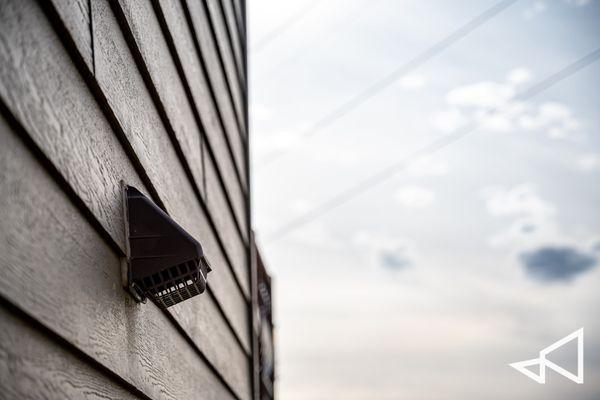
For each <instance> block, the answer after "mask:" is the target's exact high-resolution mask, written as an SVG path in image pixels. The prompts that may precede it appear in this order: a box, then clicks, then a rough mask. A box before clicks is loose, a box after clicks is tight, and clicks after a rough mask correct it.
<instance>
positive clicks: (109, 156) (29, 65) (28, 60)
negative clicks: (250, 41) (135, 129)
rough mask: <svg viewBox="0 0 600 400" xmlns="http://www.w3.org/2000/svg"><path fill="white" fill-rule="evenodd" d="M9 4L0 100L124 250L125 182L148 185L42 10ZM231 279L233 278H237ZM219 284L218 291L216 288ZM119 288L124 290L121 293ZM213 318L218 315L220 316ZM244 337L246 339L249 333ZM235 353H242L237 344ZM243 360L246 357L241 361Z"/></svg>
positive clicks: (209, 242) (213, 246) (217, 275)
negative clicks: (0, 99)
mask: <svg viewBox="0 0 600 400" xmlns="http://www.w3.org/2000/svg"><path fill="white" fill-rule="evenodd" d="M3 7H5V8H4V9H3V13H2V16H3V20H2V24H1V25H0V27H1V28H0V37H1V38H2V42H3V43H7V44H9V46H3V47H0V61H1V65H2V69H1V70H0V74H1V79H0V97H2V100H3V101H4V102H6V103H7V105H8V106H9V108H10V109H11V111H12V113H13V114H15V115H16V116H17V118H18V119H19V121H20V122H21V124H22V125H24V126H25V127H26V129H27V131H28V133H29V134H30V135H31V137H32V140H33V141H34V142H35V143H36V145H37V146H38V147H39V148H41V149H43V151H44V152H45V153H46V156H47V157H48V158H49V159H50V160H51V162H52V163H53V165H54V166H55V167H56V168H57V170H58V171H59V173H60V174H61V175H62V176H64V179H65V180H66V181H67V182H68V184H69V185H70V186H71V187H72V188H73V190H74V191H75V192H76V194H77V195H78V196H79V198H80V199H81V201H82V202H83V203H84V204H85V206H86V207H88V208H89V210H90V213H91V214H92V215H93V217H94V218H96V219H97V221H98V223H99V225H100V226H101V227H102V228H103V229H105V230H106V232H108V235H109V236H110V238H112V240H113V241H114V243H115V244H117V246H119V248H120V250H121V252H122V250H123V249H124V238H123V220H122V215H123V211H122V204H121V194H120V181H121V180H125V181H126V182H128V183H130V184H133V185H135V186H136V187H138V188H139V189H141V190H142V191H144V192H147V191H146V190H145V189H144V185H143V183H142V180H141V179H140V177H139V176H138V175H137V173H136V171H135V169H134V167H133V166H132V164H131V163H130V161H129V160H128V157H127V155H126V154H125V152H124V150H123V148H122V147H121V145H120V143H119V142H118V141H117V140H116V138H115V136H114V134H113V132H112V131H111V127H110V125H109V123H108V121H106V119H105V118H104V115H103V114H102V112H101V110H100V109H99V108H98V104H97V103H96V102H95V100H94V99H93V97H92V95H91V93H90V92H89V91H88V90H87V87H86V85H85V83H84V82H83V80H82V79H81V78H80V77H79V75H78V73H77V70H76V68H75V66H74V65H73V64H71V63H70V62H69V60H68V56H67V54H66V53H65V51H64V49H63V48H62V46H61V45H60V43H59V41H58V40H57V38H56V36H55V35H54V34H53V33H52V32H51V28H50V26H49V25H48V23H47V21H46V20H45V18H44V16H43V15H41V12H40V10H39V9H38V8H37V7H34V6H32V4H31V3H30V2H29V3H27V2H22V3H20V2H17V1H16V0H15V2H13V3H3ZM4 17H5V18H4ZM74 116H77V118H74ZM138 117H139V116H138ZM73 149H77V151H73ZM202 215H203V214H201V216H202ZM194 221H195V222H197V223H199V224H200V225H201V227H200V229H201V234H200V235H198V229H195V230H194V234H195V236H196V237H199V238H200V240H201V242H202V244H203V245H204V246H205V249H207V252H208V253H209V255H212V254H214V255H215V256H214V257H211V261H213V263H214V265H215V266H218V265H219V264H220V263H219V261H220V260H222V259H223V255H222V253H221V252H220V248H219V247H218V244H217V243H216V239H215V238H214V235H213V234H212V233H211V231H210V230H209V229H208V222H207V221H206V220H205V219H204V220H202V219H200V220H198V219H195V220H194ZM204 239H206V240H204ZM217 254H218V255H220V258H219V257H217ZM223 262H224V261H223ZM222 265H225V264H222ZM223 271H228V269H227V268H226V267H224V266H223V267H221V268H215V271H213V273H212V274H211V276H210V278H209V279H215V281H219V280H220V279H223ZM230 280H231V281H233V278H232V277H231V279H230ZM232 285H233V286H235V284H234V283H229V286H232ZM213 287H215V288H220V286H218V285H211V288H213ZM223 288H227V285H224V286H223ZM119 290H120V291H122V289H121V288H119ZM207 296H208V295H207ZM228 296H230V297H231V298H233V299H236V296H237V300H235V302H232V303H231V304H238V305H239V307H237V308H236V312H235V313H232V314H231V317H232V318H236V316H237V315H239V316H240V319H242V320H244V319H246V318H247V315H246V313H247V308H246V306H245V302H244V300H243V298H242V296H241V294H240V292H239V290H237V288H236V290H235V291H231V290H230V291H229V292H228ZM209 298H210V297H209ZM188 303H189V304H188ZM184 304H185V306H186V307H189V311H188V312H192V313H193V312H195V311H194V308H193V307H194V303H193V302H187V303H184ZM211 304H213V303H211ZM213 307H216V303H215V304H214V305H213ZM211 313H212V314H211V315H216V316H220V315H219V314H218V313H217V312H214V311H211ZM215 318H216V317H215ZM224 324H225V322H224V321H216V322H215V323H214V325H215V326H217V327H223V326H224ZM205 329H206V330H207V332H210V334H211V335H214V337H223V338H224V339H223V343H222V344H221V346H229V347H231V346H230V344H231V343H232V341H231V337H227V336H228V335H229V336H231V335H232V332H231V331H230V330H228V329H225V330H223V329H214V328H210V327H206V328H205ZM241 332H242V334H247V329H246V330H245V331H241ZM243 338H244V336H242V343H243V342H244V339H243ZM196 340H197V338H196ZM246 341H248V340H247V339H246ZM197 345H198V347H199V348H200V349H201V350H202V351H203V353H204V352H205V353H207V354H213V355H214V354H215V353H214V351H213V352H212V353H211V352H210V351H209V350H208V349H204V350H203V349H202V346H203V345H202V342H201V341H199V340H197ZM231 348H232V349H233V350H235V349H239V351H240V353H242V350H241V348H240V347H239V346H238V347H236V346H233V347H231ZM211 350H213V349H211ZM238 359H242V358H241V357H239V356H238ZM211 362H212V363H213V364H214V365H221V364H222V363H223V362H224V361H223V360H219V359H216V360H215V359H213V360H211ZM236 368H239V369H241V370H242V372H239V371H238V370H236ZM245 368H246V367H245V362H237V363H235V364H232V365H230V366H229V368H228V369H226V371H225V373H226V374H228V375H227V376H228V377H229V378H230V379H231V380H232V381H233V380H235V379H238V378H236V377H239V376H242V375H245V372H244V371H243V370H244V369H245ZM239 385H240V387H242V388H243V385H245V383H244V382H243V381H240V382H239Z"/></svg>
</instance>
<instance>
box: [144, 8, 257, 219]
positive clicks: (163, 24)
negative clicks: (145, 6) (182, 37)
mask: <svg viewBox="0 0 600 400" xmlns="http://www.w3.org/2000/svg"><path fill="white" fill-rule="evenodd" d="M152 6H153V9H154V13H155V14H156V17H157V19H158V24H159V26H160V29H161V33H162V34H163V36H164V38H165V42H166V43H167V47H168V48H169V52H170V54H171V59H172V60H173V63H174V64H175V68H176V69H177V73H178V75H179V79H180V80H181V82H182V85H183V87H184V89H185V94H186V96H187V98H188V101H189V103H190V104H191V106H192V107H191V108H192V112H193V113H194V118H195V119H196V122H197V123H198V125H200V127H201V128H202V134H203V135H204V136H207V135H208V133H207V130H206V128H205V126H204V124H203V122H202V118H201V117H200V112H199V111H198V106H197V104H196V101H195V100H194V96H193V94H192V91H191V87H190V84H189V81H188V79H187V77H186V75H185V71H184V69H183V65H182V64H181V59H180V58H179V55H178V53H177V48H176V46H175V41H174V39H173V36H172V35H171V32H170V31H169V27H168V24H167V21H166V18H165V16H164V13H163V10H162V7H161V6H160V4H159V3H158V0H152ZM199 64H200V67H201V68H202V72H203V73H204V75H205V76H206V77H207V79H206V82H207V87H208V90H209V93H210V96H211V98H210V100H211V102H212V103H213V105H214V106H215V110H216V115H217V119H218V120H219V126H220V127H221V130H222V133H223V137H224V139H225V142H226V143H227V150H228V153H229V157H230V159H231V163H232V165H233V168H234V171H235V174H236V178H237V180H238V183H239V185H240V188H241V190H242V194H243V196H244V200H247V198H248V192H249V190H248V189H247V187H245V185H244V183H243V181H242V178H241V172H240V170H239V168H238V166H237V164H236V162H235V157H234V155H233V150H232V146H231V143H230V141H229V137H228V135H227V130H226V129H225V124H224V123H223V119H222V118H223V117H222V116H221V110H220V109H219V107H218V105H217V102H216V98H215V94H214V92H213V89H212V87H211V85H210V82H209V79H208V73H207V71H206V69H205V68H206V67H205V65H204V63H203V62H200V63H199ZM204 141H208V140H206V139H205V140H203V141H202V142H204ZM246 147H247V146H245V148H246ZM206 148H207V149H208V151H209V152H210V156H211V159H212V160H213V161H214V164H215V168H216V170H217V176H218V178H219V182H220V183H221V186H223V187H224V188H225V191H226V192H227V191H228V190H227V186H226V185H225V182H224V179H223V176H222V174H221V171H220V167H219V165H218V163H217V162H216V156H215V155H214V151H213V149H212V146H211V145H210V143H207V144H206ZM246 182H248V181H246ZM228 201H230V200H229V198H228ZM230 207H231V209H232V210H233V205H232V204H230ZM234 216H235V213H234Z"/></svg>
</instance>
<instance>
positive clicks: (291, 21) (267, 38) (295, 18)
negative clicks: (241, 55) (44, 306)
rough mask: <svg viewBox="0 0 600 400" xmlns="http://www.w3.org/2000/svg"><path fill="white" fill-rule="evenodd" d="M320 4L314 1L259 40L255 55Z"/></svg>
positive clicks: (317, 0) (254, 49) (316, 0)
mask: <svg viewBox="0 0 600 400" xmlns="http://www.w3.org/2000/svg"><path fill="white" fill-rule="evenodd" d="M318 4H319V0H313V1H311V2H310V3H308V4H306V5H305V6H304V7H302V8H301V9H300V10H298V11H296V12H295V13H294V14H292V15H290V16H289V17H288V18H287V19H286V20H285V21H283V22H282V23H281V24H279V25H277V26H276V27H275V28H273V29H272V30H271V31H269V32H268V33H266V34H265V35H264V36H263V37H261V38H260V39H258V41H257V42H256V43H255V44H254V45H253V46H252V52H253V53H254V54H257V53H259V52H260V51H261V50H263V49H264V48H265V47H266V46H267V45H268V44H269V43H271V42H272V41H274V40H275V39H277V38H278V37H279V36H281V35H282V34H284V33H285V32H286V31H287V30H288V29H290V28H291V27H292V26H294V25H295V24H297V23H298V22H299V21H301V20H302V19H303V18H304V17H305V16H306V15H307V14H308V13H309V12H310V11H311V10H312V9H313V8H315V7H316V6H317V5H318Z"/></svg>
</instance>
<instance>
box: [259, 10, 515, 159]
mask: <svg viewBox="0 0 600 400" xmlns="http://www.w3.org/2000/svg"><path fill="white" fill-rule="evenodd" d="M517 1H518V0H502V1H500V2H498V3H496V4H495V5H494V6H492V7H491V8H489V9H487V10H486V11H484V12H483V13H482V14H480V15H478V16H477V17H475V18H474V19H472V20H471V21H469V22H467V23H466V24H465V25H463V26H461V27H460V28H458V29H457V30H455V31H454V32H452V33H451V34H450V35H448V36H446V37H445V38H444V39H442V40H440V41H439V42H437V43H435V44H434V45H433V46H431V47H429V48H428V49H426V50H425V51H423V52H422V53H420V54H418V55H417V56H416V57H414V58H413V59H411V60H409V61H408V62H406V63H404V64H402V65H400V66H399V67H397V68H396V69H395V70H393V71H392V72H391V73H389V74H388V75H386V76H384V77H383V78H381V79H379V80H378V81H377V82H375V83H373V84H372V85H371V86H369V87H368V88H366V89H365V90H363V91H362V92H360V93H358V94H356V95H354V96H353V97H351V98H350V99H348V100H347V101H345V102H344V103H342V104H341V105H340V106H338V107H336V108H335V109H333V110H331V111H330V112H328V113H327V114H325V115H324V116H322V117H321V118H320V119H319V120H317V121H316V122H315V123H314V124H312V125H310V126H309V127H308V128H307V129H305V130H304V131H302V132H301V134H300V135H301V136H304V137H310V136H312V135H314V134H315V133H317V132H319V131H320V130H321V129H323V128H324V127H326V126H329V125H331V124H332V123H334V122H335V121H337V120H339V119H340V118H342V117H344V116H345V115H347V114H348V113H350V112H351V111H353V110H354V109H356V108H357V107H358V106H360V105H362V104H363V103H365V102H366V101H367V100H369V99H371V98H372V97H374V96H375V95H376V94H378V93H379V92H381V91H382V90H383V89H385V88H386V87H388V86H389V85H391V84H392V83H394V82H395V81H397V80H398V79H400V78H402V77H403V76H404V75H406V74H408V73H409V72H411V71H413V70H415V69H416V68H418V67H420V66H421V65H423V64H424V63H425V62H427V61H429V60H431V59H432V58H433V57H435V56H437V55H438V54H440V53H441V52H442V51H444V50H446V49H447V48H448V47H450V46H452V45H453V44H454V43H456V42H458V41H459V40H461V39H462V38H464V37H465V36H467V35H468V34H469V33H471V32H473V31H474V30H475V29H477V28H478V27H480V26H481V25H483V24H484V23H486V22H487V21H489V20H491V19H492V18H494V17H495V16H496V15H498V14H499V13H501V12H502V11H504V10H505V9H506V8H508V7H509V6H510V5H512V4H514V3H516V2H517ZM289 151H290V149H284V150H279V151H276V152H273V153H271V154H268V155H266V156H265V157H264V158H263V160H262V162H261V165H266V164H269V163H271V162H273V161H275V160H276V159H278V158H280V157H281V156H282V155H284V154H286V153H288V152H289Z"/></svg>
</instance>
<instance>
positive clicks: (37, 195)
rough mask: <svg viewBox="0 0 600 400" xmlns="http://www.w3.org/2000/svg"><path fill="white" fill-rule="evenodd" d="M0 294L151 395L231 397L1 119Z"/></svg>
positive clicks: (176, 397)
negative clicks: (123, 280)
mask: <svg viewBox="0 0 600 400" xmlns="http://www.w3.org/2000/svg"><path fill="white" fill-rule="evenodd" d="M0 143H1V146H0V149H1V150H0V151H1V152H2V155H1V157H0V160H1V161H0V162H1V163H2V165H1V166H0V181H1V182H2V185H0V201H1V202H2V204H3V205H4V206H3V207H2V216H1V221H2V231H3V233H4V235H5V237H6V239H5V240H2V241H0V268H1V270H2V279H1V280H0V296H2V297H3V298H5V299H10V300H11V303H13V304H14V305H15V306H16V307H17V308H19V309H21V310H23V311H25V312H26V313H27V314H28V315H29V316H31V317H32V318H34V319H35V320H37V321H39V322H40V323H41V324H42V325H44V326H45V327H46V328H48V329H49V330H51V331H52V332H54V333H55V334H57V335H58V336H60V337H61V338H63V339H64V340H66V341H67V342H69V343H71V344H72V345H73V346H75V347H76V348H77V349H79V350H80V351H81V352H83V353H85V354H86V355H87V356H89V357H91V358H92V359H94V360H96V361H97V362H98V363H99V364H101V365H102V366H103V367H104V368H106V369H108V370H110V371H111V372H113V373H114V374H116V375H118V376H119V377H121V378H122V379H123V380H124V381H126V382H127V383H129V384H130V385H132V386H134V387H135V388H137V389H138V390H139V391H140V392H142V393H144V394H145V395H147V396H148V397H151V398H153V399H197V398H199V397H200V398H205V399H228V398H232V396H231V393H230V392H229V391H228V390H227V389H226V387H225V386H224V385H223V383H222V381H221V380H219V379H218V377H217V376H216V375H215V374H214V373H213V372H212V370H211V369H210V368H209V367H208V365H207V364H206V363H205V362H204V360H203V359H202V358H201V357H200V356H199V354H198V353H197V352H195V351H194V350H193V348H192V347H191V346H190V345H189V343H188V342H187V341H186V340H185V339H184V337H183V336H182V335H180V334H179V332H178V331H177V329H176V327H175V326H174V325H173V324H172V322H171V321H170V320H169V318H168V317H167V314H166V313H164V312H162V311H161V310H160V309H158V308H157V307H156V306H155V305H154V304H152V303H148V304H145V305H140V304H136V303H135V302H134V301H133V299H132V298H131V297H130V296H129V295H128V294H126V292H125V291H124V290H123V289H122V288H121V285H120V263H121V260H120V257H119V256H120V255H119V254H116V253H115V252H114V250H113V249H112V248H111V247H109V245H108V244H106V242H105V241H104V240H102V239H101V238H100V236H99V235H98V234H97V232H96V231H95V230H94V228H93V227H92V226H91V225H90V224H89V222H88V221H86V220H85V219H84V218H83V216H82V214H81V213H80V212H79V210H78V209H77V208H76V207H75V206H74V205H73V203H72V202H71V201H69V198H68V197H67V196H66V195H65V193H64V192H63V190H62V189H61V187H59V186H58V185H57V184H56V183H55V182H54V181H53V180H52V178H51V177H50V176H49V175H48V174H47V173H46V172H45V171H44V169H43V168H41V166H40V165H39V164H38V163H37V162H36V160H35V159H34V158H33V155H32V154H31V153H30V152H29V151H28V149H26V148H25V147H24V145H23V144H22V142H21V141H19V140H18V139H17V137H16V135H15V134H14V133H13V132H10V131H9V129H8V127H7V125H6V124H5V122H4V120H3V119H1V118H0Z"/></svg>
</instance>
